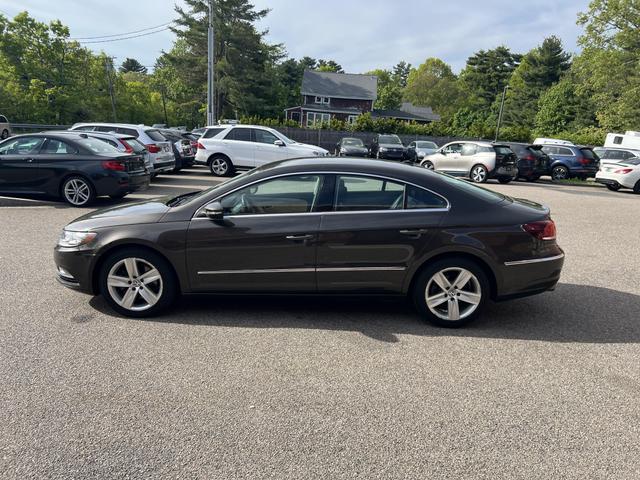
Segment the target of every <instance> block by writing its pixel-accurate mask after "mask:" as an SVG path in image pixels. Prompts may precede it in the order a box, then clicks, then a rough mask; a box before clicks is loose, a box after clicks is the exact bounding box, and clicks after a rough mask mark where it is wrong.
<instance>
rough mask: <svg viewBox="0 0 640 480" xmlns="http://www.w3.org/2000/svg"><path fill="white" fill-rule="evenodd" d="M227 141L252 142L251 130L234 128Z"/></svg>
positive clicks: (226, 138)
mask: <svg viewBox="0 0 640 480" xmlns="http://www.w3.org/2000/svg"><path fill="white" fill-rule="evenodd" d="M224 139H225V140H235V141H236V142H250V141H251V129H250V128H234V129H232V130H231V131H230V132H229V133H228V134H227V136H226V137H224Z"/></svg>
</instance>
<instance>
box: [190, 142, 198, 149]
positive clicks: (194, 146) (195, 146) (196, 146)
mask: <svg viewBox="0 0 640 480" xmlns="http://www.w3.org/2000/svg"><path fill="white" fill-rule="evenodd" d="M191 146H192V147H193V148H198V142H196V141H195V140H191Z"/></svg>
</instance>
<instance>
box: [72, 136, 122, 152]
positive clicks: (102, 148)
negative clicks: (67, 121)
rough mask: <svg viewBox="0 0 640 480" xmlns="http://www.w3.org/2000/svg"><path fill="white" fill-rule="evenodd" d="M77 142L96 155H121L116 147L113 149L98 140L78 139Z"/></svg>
mask: <svg viewBox="0 0 640 480" xmlns="http://www.w3.org/2000/svg"><path fill="white" fill-rule="evenodd" d="M76 142H78V143H79V144H80V145H82V146H83V147H84V148H86V149H88V150H89V151H91V152H93V153H95V154H96V155H115V154H119V153H120V151H119V150H118V149H117V148H116V147H112V146H111V145H109V144H108V143H106V142H103V141H101V140H98V139H97V138H91V137H89V138H78V139H77V140H76Z"/></svg>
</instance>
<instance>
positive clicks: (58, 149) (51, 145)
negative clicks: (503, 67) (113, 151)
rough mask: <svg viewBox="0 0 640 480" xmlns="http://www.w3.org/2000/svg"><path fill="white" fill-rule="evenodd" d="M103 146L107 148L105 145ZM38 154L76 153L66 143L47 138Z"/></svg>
mask: <svg viewBox="0 0 640 480" xmlns="http://www.w3.org/2000/svg"><path fill="white" fill-rule="evenodd" d="M87 140H88V139H87ZM92 140H95V139H92ZM95 142H96V143H102V144H104V143H103V142H100V141H99V140H95ZM104 145H105V146H108V145H106V144H104ZM40 153H42V154H44V155H68V154H74V153H78V151H77V150H76V149H75V147H72V146H71V145H69V144H68V143H67V142H63V141H62V140H56V139H53V138H47V141H46V142H45V144H44V147H43V148H42V150H41V151H40Z"/></svg>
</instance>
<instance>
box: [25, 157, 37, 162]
mask: <svg viewBox="0 0 640 480" xmlns="http://www.w3.org/2000/svg"><path fill="white" fill-rule="evenodd" d="M24 160H25V162H27V163H33V162H34V161H35V158H25V159H24Z"/></svg>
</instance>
